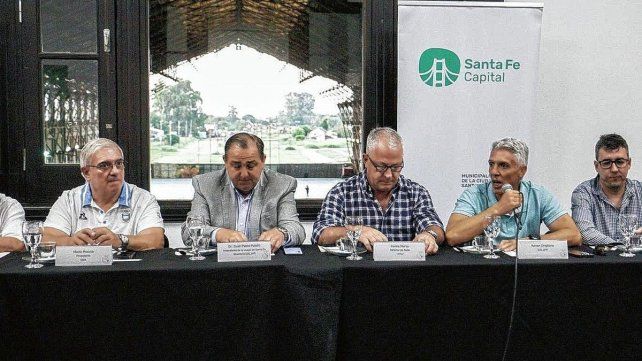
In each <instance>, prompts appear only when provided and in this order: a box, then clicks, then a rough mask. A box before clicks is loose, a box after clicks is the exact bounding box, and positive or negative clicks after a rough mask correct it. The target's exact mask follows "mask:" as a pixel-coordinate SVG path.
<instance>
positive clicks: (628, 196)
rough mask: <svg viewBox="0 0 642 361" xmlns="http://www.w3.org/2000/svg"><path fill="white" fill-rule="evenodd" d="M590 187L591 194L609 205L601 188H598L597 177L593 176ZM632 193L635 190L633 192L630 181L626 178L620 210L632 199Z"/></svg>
mask: <svg viewBox="0 0 642 361" xmlns="http://www.w3.org/2000/svg"><path fill="white" fill-rule="evenodd" d="M591 185H592V187H591V188H592V189H591V191H592V192H593V194H595V195H596V196H597V197H598V198H600V199H602V200H603V201H604V202H606V203H608V204H611V201H609V198H608V197H607V196H606V194H605V193H604V190H602V187H600V176H599V175H597V176H595V178H594V179H593V182H592V184H591ZM634 191H635V190H634V187H633V185H632V184H631V180H630V179H628V178H627V179H626V183H625V185H624V194H623V195H622V205H621V207H622V208H623V207H624V206H625V205H626V204H627V203H628V201H629V200H630V199H631V198H632V197H633V195H634V194H633V192H634ZM611 205H612V204H611Z"/></svg>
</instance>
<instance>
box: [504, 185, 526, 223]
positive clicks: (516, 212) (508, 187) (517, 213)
mask: <svg viewBox="0 0 642 361" xmlns="http://www.w3.org/2000/svg"><path fill="white" fill-rule="evenodd" d="M512 190H513V186H512V185H510V184H508V183H506V184H504V185H503V186H502V193H506V192H508V191H512ZM511 213H512V215H514V216H515V217H516V218H519V216H520V213H522V204H521V202H520V204H519V206H517V207H516V208H515V209H513V211H512V212H511Z"/></svg>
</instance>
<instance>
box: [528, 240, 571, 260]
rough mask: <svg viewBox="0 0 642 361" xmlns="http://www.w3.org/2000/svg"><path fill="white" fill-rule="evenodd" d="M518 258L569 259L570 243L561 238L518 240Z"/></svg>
mask: <svg viewBox="0 0 642 361" xmlns="http://www.w3.org/2000/svg"><path fill="white" fill-rule="evenodd" d="M517 258H519V259H568V243H567V242H566V241H560V240H548V239H547V240H541V239H537V240H530V239H520V240H519V241H517Z"/></svg>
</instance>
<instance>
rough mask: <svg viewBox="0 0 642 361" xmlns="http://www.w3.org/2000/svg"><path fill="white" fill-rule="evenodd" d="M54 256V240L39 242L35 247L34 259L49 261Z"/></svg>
mask: <svg viewBox="0 0 642 361" xmlns="http://www.w3.org/2000/svg"><path fill="white" fill-rule="evenodd" d="M54 258H56V242H53V241H47V242H40V244H39V245H38V246H37V247H36V259H37V260H39V261H41V262H42V260H48V261H50V260H52V259H54Z"/></svg>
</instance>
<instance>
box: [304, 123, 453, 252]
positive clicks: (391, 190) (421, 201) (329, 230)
mask: <svg viewBox="0 0 642 361" xmlns="http://www.w3.org/2000/svg"><path fill="white" fill-rule="evenodd" d="M363 163H364V166H365V170H364V171H363V172H362V173H360V174H358V175H356V176H353V177H351V178H349V179H347V180H345V181H344V182H341V183H339V184H337V185H336V186H334V187H333V188H332V189H331V190H330V192H328V195H327V196H326V198H325V200H324V201H323V205H322V206H321V212H320V213H319V216H318V217H317V221H316V222H314V228H313V230H312V243H318V244H321V245H330V244H335V243H336V241H337V240H338V239H339V238H342V237H345V236H346V228H345V227H344V221H345V218H346V217H348V216H360V217H362V219H363V225H364V226H363V228H362V231H361V236H360V237H359V242H361V243H362V244H363V245H364V246H365V247H366V249H367V250H368V251H372V245H373V243H374V242H385V241H415V242H423V243H424V244H425V249H426V253H427V254H434V253H436V252H437V250H438V249H439V244H441V243H442V242H443V241H444V230H443V224H442V223H441V220H440V219H439V216H438V215H437V212H435V209H434V206H433V204H432V199H431V198H430V194H429V193H428V191H427V190H426V188H424V187H423V186H421V185H419V184H417V183H415V182H413V181H411V180H410V179H407V178H405V177H404V176H402V175H401V170H402V169H403V142H402V139H401V137H400V136H399V134H398V133H397V132H396V131H394V130H393V129H391V128H375V129H373V130H372V131H371V132H370V134H369V135H368V139H367V142H366V153H365V154H364V155H363Z"/></svg>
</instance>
